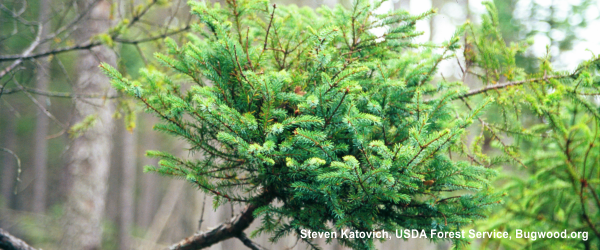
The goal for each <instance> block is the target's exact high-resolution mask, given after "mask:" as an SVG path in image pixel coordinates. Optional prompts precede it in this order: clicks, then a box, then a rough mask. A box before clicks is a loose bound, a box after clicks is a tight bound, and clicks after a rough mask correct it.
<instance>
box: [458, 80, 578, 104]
mask: <svg viewBox="0 0 600 250" xmlns="http://www.w3.org/2000/svg"><path fill="white" fill-rule="evenodd" d="M571 76H573V75H563V76H561V75H558V76H545V77H542V78H534V79H529V80H523V81H515V82H506V83H502V84H495V85H490V86H487V87H485V88H481V89H475V90H471V91H469V92H468V93H466V94H462V95H459V96H456V97H454V98H452V99H454V100H456V99H462V98H465V97H469V96H473V95H478V94H482V93H485V92H488V91H490V90H496V89H503V88H507V87H510V86H519V85H523V84H525V83H530V82H539V81H545V80H549V79H557V78H565V77H571Z"/></svg>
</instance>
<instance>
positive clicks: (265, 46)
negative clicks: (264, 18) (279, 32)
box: [263, 4, 277, 51]
mask: <svg viewBox="0 0 600 250" xmlns="http://www.w3.org/2000/svg"><path fill="white" fill-rule="evenodd" d="M276 8H277V4H273V12H271V20H270V21H269V26H268V27H267V35H265V45H264V47H263V51H265V50H266V49H267V42H268V41H269V40H268V39H269V30H271V24H273V16H274V15H275V9H276Z"/></svg>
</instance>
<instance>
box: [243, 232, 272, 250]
mask: <svg viewBox="0 0 600 250" xmlns="http://www.w3.org/2000/svg"><path fill="white" fill-rule="evenodd" d="M236 238H238V239H239V240H240V241H241V242H242V243H244V246H247V247H248V248H250V249H252V250H261V249H265V248H264V247H262V246H260V245H258V244H256V242H253V241H251V240H250V239H248V237H246V234H245V233H243V232H242V233H241V234H240V235H238V236H237V237H236Z"/></svg>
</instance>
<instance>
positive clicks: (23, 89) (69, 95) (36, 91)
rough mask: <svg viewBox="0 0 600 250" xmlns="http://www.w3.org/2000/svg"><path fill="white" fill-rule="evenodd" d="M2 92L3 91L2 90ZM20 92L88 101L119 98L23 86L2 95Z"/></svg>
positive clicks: (5, 91) (116, 96)
mask: <svg viewBox="0 0 600 250" xmlns="http://www.w3.org/2000/svg"><path fill="white" fill-rule="evenodd" d="M0 91H2V89H0ZM19 92H28V93H31V94H35V95H42V96H47V97H57V98H88V99H115V98H118V97H119V95H106V94H74V93H65V92H53V91H43V90H39V89H35V88H30V87H27V86H21V87H18V88H14V89H7V90H4V91H3V92H2V93H3V94H4V95H10V94H15V93H19Z"/></svg>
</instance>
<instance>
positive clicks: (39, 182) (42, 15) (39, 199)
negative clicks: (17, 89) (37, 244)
mask: <svg viewBox="0 0 600 250" xmlns="http://www.w3.org/2000/svg"><path fill="white" fill-rule="evenodd" d="M50 1H51V0H42V1H40V12H39V21H40V22H42V23H45V25H44V26H43V30H42V37H46V36H47V35H48V31H49V30H50V22H47V21H48V13H49V9H50ZM38 48H39V51H47V50H48V49H49V48H50V46H49V43H43V44H40V46H39V47H38ZM48 59H49V58H42V59H41V60H39V61H38V68H37V81H36V84H35V87H36V88H37V89H39V90H41V91H46V90H48V82H49V80H50V62H49V61H48ZM40 97H41V98H40V99H39V100H38V101H39V102H40V103H41V104H42V105H49V103H50V100H49V99H48V97H44V96H40ZM45 108H46V109H48V108H49V107H47V106H45ZM47 135H48V116H46V114H44V112H41V111H40V112H39V113H38V115H37V120H36V123H35V136H34V137H33V145H34V147H33V169H34V178H35V180H34V182H33V212H36V213H43V212H44V211H45V210H46V188H47V162H48V142H47V140H46V136H47Z"/></svg>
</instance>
